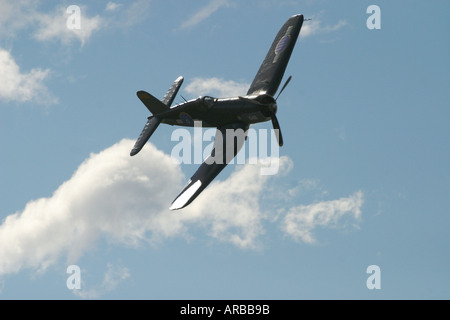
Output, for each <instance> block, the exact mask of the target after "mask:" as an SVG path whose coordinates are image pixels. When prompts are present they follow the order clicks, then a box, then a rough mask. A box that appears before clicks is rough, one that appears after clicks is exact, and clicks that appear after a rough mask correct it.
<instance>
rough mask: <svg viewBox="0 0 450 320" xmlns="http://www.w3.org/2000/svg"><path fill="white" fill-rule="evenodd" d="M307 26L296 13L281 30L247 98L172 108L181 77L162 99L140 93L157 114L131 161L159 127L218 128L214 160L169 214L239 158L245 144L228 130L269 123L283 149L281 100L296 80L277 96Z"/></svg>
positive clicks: (201, 100)
mask: <svg viewBox="0 0 450 320" xmlns="http://www.w3.org/2000/svg"><path fill="white" fill-rule="evenodd" d="M303 21H304V17H303V15H302V14H297V15H294V16H292V17H290V18H289V19H288V20H287V21H286V23H285V24H284V25H283V26H282V27H281V29H280V31H279V32H278V34H277V35H276V37H275V39H274V41H273V43H272V46H271V47H270V49H269V52H268V53H267V55H266V57H265V59H264V61H263V62H262V64H261V66H260V68H259V70H258V72H257V74H256V76H255V78H254V80H253V82H252V84H251V85H250V88H249V89H248V91H247V94H246V95H242V96H238V97H232V98H214V97H210V96H203V97H199V98H197V99H193V100H189V101H185V102H183V103H181V104H178V105H175V106H172V107H171V105H172V103H173V101H174V99H175V96H176V95H177V93H178V91H179V89H180V87H181V85H182V84H183V81H184V78H183V77H181V76H180V77H178V78H177V79H176V80H175V82H174V83H173V84H172V86H171V87H170V88H169V90H168V91H167V93H166V94H165V95H164V97H163V98H162V100H159V99H157V98H155V97H154V96H152V95H150V94H149V93H147V92H145V91H138V92H137V96H138V98H139V99H140V100H141V101H142V103H143V104H144V105H145V106H146V107H147V109H148V110H149V111H150V112H151V113H152V114H153V115H152V116H150V117H148V121H147V123H146V125H145V127H144V129H143V130H142V132H141V134H140V136H139V138H138V139H137V141H136V144H135V145H134V147H133V149H132V150H131V153H130V156H135V155H136V154H137V153H138V152H139V151H140V150H141V149H142V148H143V147H144V145H145V144H146V143H147V141H148V140H149V138H150V137H151V135H152V134H153V133H154V132H155V130H156V129H157V128H158V126H159V125H160V124H161V123H164V124H168V125H172V126H173V125H178V126H187V127H194V124H195V123H199V122H198V121H201V124H202V127H213V128H214V127H215V128H217V130H216V136H215V140H214V145H213V149H212V151H211V155H210V156H209V157H208V158H207V159H206V160H205V161H204V162H203V164H202V165H201V166H200V167H199V168H198V170H197V171H196V172H195V173H194V175H193V176H192V177H191V179H190V180H189V181H188V183H187V185H186V187H185V188H184V189H183V190H182V191H181V193H180V194H179V195H178V196H177V197H176V198H175V200H174V201H173V202H172V205H171V206H170V210H179V209H182V208H184V207H186V206H187V205H189V204H190V203H192V201H194V199H195V198H197V196H198V195H199V194H200V193H201V192H202V191H203V190H204V189H205V188H206V187H207V186H208V185H209V183H210V182H211V181H212V180H213V179H214V178H215V177H216V176H217V175H218V174H219V173H220V172H221V171H222V170H223V169H224V168H225V167H226V165H227V164H228V163H229V162H230V161H231V160H232V159H233V158H234V157H235V156H236V155H237V154H238V152H239V151H240V149H241V148H242V146H243V145H244V142H245V141H244V140H245V139H239V138H237V139H236V137H233V138H228V140H233V141H227V137H229V136H228V135H227V134H226V132H227V130H233V131H237V130H242V131H244V132H247V131H248V129H249V127H250V125H251V124H255V123H259V122H265V121H269V120H271V121H272V125H273V127H274V129H275V130H274V131H275V136H276V138H277V141H278V144H279V145H280V146H282V145H283V137H282V135H281V131H280V124H279V123H278V119H277V117H276V113H277V108H278V107H277V99H278V97H279V96H280V94H281V93H282V92H283V90H284V89H285V88H286V86H287V85H288V83H289V81H290V80H291V78H292V76H290V77H289V78H288V79H287V81H286V83H285V84H284V86H283V87H282V89H281V90H280V92H279V94H278V96H277V98H274V96H275V94H276V92H277V91H278V88H279V86H280V83H281V81H282V79H283V76H284V73H285V70H286V67H287V64H288V62H289V59H290V57H291V54H292V51H293V49H294V46H295V43H296V41H297V38H298V36H299V34H300V30H301V28H302V25H303ZM219 135H221V136H219ZM219 138H220V139H219ZM236 140H237V141H236Z"/></svg>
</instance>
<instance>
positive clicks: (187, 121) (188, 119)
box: [180, 112, 194, 127]
mask: <svg viewBox="0 0 450 320" xmlns="http://www.w3.org/2000/svg"><path fill="white" fill-rule="evenodd" d="M180 119H181V122H183V124H184V125H186V126H190V127H193V126H194V120H193V119H192V118H191V116H190V115H188V114H187V113H186V112H181V113H180Z"/></svg>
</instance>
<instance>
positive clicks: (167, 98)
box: [161, 76, 184, 107]
mask: <svg viewBox="0 0 450 320" xmlns="http://www.w3.org/2000/svg"><path fill="white" fill-rule="evenodd" d="M183 81H184V78H183V77H181V76H180V77H178V78H177V80H175V81H174V83H173V84H172V85H171V86H170V88H169V90H167V92H166V94H165V95H164V97H163V98H162V100H161V102H162V103H164V104H165V105H166V106H168V107H170V106H171V105H172V103H173V100H174V99H175V97H176V95H177V93H178V90H180V87H181V85H182V84H183Z"/></svg>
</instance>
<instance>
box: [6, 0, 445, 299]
mask: <svg viewBox="0 0 450 320" xmlns="http://www.w3.org/2000/svg"><path fill="white" fill-rule="evenodd" d="M70 5H77V6H79V8H80V10H81V11H80V12H81V25H80V26H81V29H80V30H77V31H74V30H69V29H68V28H67V26H66V21H67V19H68V18H69V15H68V14H67V13H66V9H67V7H69V6H70ZM370 5H378V6H379V8H380V10H381V29H379V30H376V29H375V30H369V29H368V28H367V25H366V21H367V19H368V18H369V17H370V14H367V13H366V10H367V8H368V7H369V6H370ZM449 9H450V4H449V3H448V2H446V1H434V2H432V3H429V2H425V1H395V2H394V1H350V0H349V1H332V0H316V1H313V0H305V1H272V0H265V1H245V2H244V1H235V0H202V1H189V2H188V1H180V0H171V1H157V0H153V1H142V0H136V1H126V2H125V1H95V2H92V1H84V2H83V1H80V2H73V1H45V2H44V1H8V0H0V121H1V123H0V139H1V140H0V145H1V149H0V150H1V153H0V157H1V158H0V159H1V166H0V195H1V201H0V299H15V298H19V299H36V298H38V299H55V298H57V299H448V298H450V295H449V289H448V286H449V284H450V277H449V272H448V271H449V269H450V268H449V267H450V255H449V244H450V233H449V232H448V226H449V224H450V218H449V211H450V200H449V199H450V197H449V185H450V176H449V165H448V164H449V163H450V145H449V137H450V130H449V125H448V120H449V119H450V111H449V108H448V101H449V98H450V93H449V90H448V88H449V87H450V81H449V74H450V64H449V58H448V52H449V51H450V42H449V38H448V35H447V31H448V30H449V27H450V22H449V21H448V17H447V13H448V12H449ZM297 13H302V14H304V15H305V17H306V18H312V20H311V21H308V22H305V23H304V26H303V29H302V31H301V34H300V38H299V40H298V42H297V45H296V47H295V49H294V52H293V54H292V57H291V61H290V63H289V65H288V68H287V71H286V77H287V76H288V75H290V74H292V75H293V80H292V82H291V83H290V85H289V87H288V88H287V89H286V90H285V92H284V93H283V95H282V96H281V97H280V99H279V100H278V106H279V108H278V114H277V116H278V119H279V121H280V124H281V128H282V130H283V136H284V140H285V141H284V142H285V145H284V146H283V147H282V148H281V149H280V151H279V152H280V171H279V173H278V174H277V175H275V176H261V175H260V174H259V172H260V170H259V169H260V168H259V167H258V166H257V165H256V166H255V165H230V166H228V167H227V168H226V169H225V170H224V171H223V172H222V173H221V174H220V175H219V176H218V178H217V181H215V182H214V183H212V184H211V185H210V186H209V187H208V188H207V189H206V190H205V191H204V193H203V194H202V195H201V196H200V197H199V198H198V199H197V200H196V201H195V202H194V203H193V204H192V205H190V206H189V207H187V208H186V209H184V210H182V211H178V212H170V211H169V210H168V208H169V206H170V203H171V201H172V200H173V199H174V198H175V197H176V195H178V193H179V192H180V191H181V189H182V187H183V185H184V184H185V183H186V182H187V180H188V179H189V177H190V176H191V174H192V173H193V172H194V171H195V170H196V168H197V167H198V165H195V164H193V165H187V164H182V165H178V164H175V163H174V162H173V161H172V159H171V150H172V149H173V148H174V146H175V145H176V142H174V141H171V134H172V132H173V130H174V129H176V128H175V127H170V126H160V127H159V128H158V130H157V132H156V133H155V134H154V136H152V138H151V140H150V142H149V143H148V144H147V146H146V148H144V150H143V151H142V152H141V153H140V154H139V155H138V156H136V157H133V158H131V157H129V152H130V150H131V148H132V146H133V144H134V139H136V138H137V136H138V135H139V133H140V130H141V129H142V127H143V126H144V124H145V121H146V117H147V116H148V111H147V109H146V108H145V106H143V105H142V104H141V102H140V101H139V99H138V98H137V97H136V91H138V90H146V91H148V92H150V93H152V94H154V95H155V96H157V97H160V98H162V96H163V95H164V93H165V92H166V90H167V89H168V88H169V86H170V85H171V83H172V82H173V81H174V80H175V79H176V78H177V77H178V76H179V75H182V76H184V77H185V83H184V85H183V87H182V88H181V91H180V93H181V94H182V95H183V96H184V97H186V98H195V97H196V96H198V95H205V94H208V95H212V96H217V97H222V96H229V95H239V94H245V92H246V90H247V88H248V86H249V84H250V83H251V81H252V80H253V77H254V76H255V74H256V72H257V70H258V68H259V65H260V64H261V62H262V60H263V58H264V57H265V55H266V53H267V50H268V48H269V47H270V45H271V43H272V40H273V38H274V37H275V35H276V33H277V31H278V30H279V28H280V27H281V26H282V24H283V23H284V22H285V21H286V20H287V19H288V18H289V17H290V16H292V15H294V14H297ZM181 101H182V99H181V97H180V96H178V97H177V98H176V100H175V102H176V103H177V102H181ZM255 128H256V129H270V128H271V124H270V123H265V124H260V125H258V126H256V127H255ZM70 265H78V266H79V267H80V270H81V273H80V278H81V289H80V290H69V289H68V288H67V285H66V280H67V279H68V277H69V276H70V274H68V273H67V272H66V271H67V267H68V266H70ZM371 265H377V266H379V268H380V271H381V273H380V280H381V289H378V290H377V289H375V290H369V289H368V287H367V285H366V281H367V279H368V278H369V276H371V275H370V274H368V273H367V272H366V270H367V268H368V267H369V266H371Z"/></svg>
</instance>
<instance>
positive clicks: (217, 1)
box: [180, 0, 230, 29]
mask: <svg viewBox="0 0 450 320" xmlns="http://www.w3.org/2000/svg"><path fill="white" fill-rule="evenodd" d="M229 6H230V2H229V0H211V1H210V2H209V3H208V4H207V5H206V6H205V7H203V8H201V9H200V10H198V11H197V12H196V13H195V14H194V15H192V16H191V17H190V18H188V19H187V20H186V21H184V22H183V23H182V24H181V26H180V28H181V29H187V28H192V27H194V26H196V25H197V24H199V23H200V22H202V21H204V20H206V19H208V18H209V17H210V16H211V15H212V14H213V13H214V12H216V11H217V10H219V9H220V8H222V7H229Z"/></svg>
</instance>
